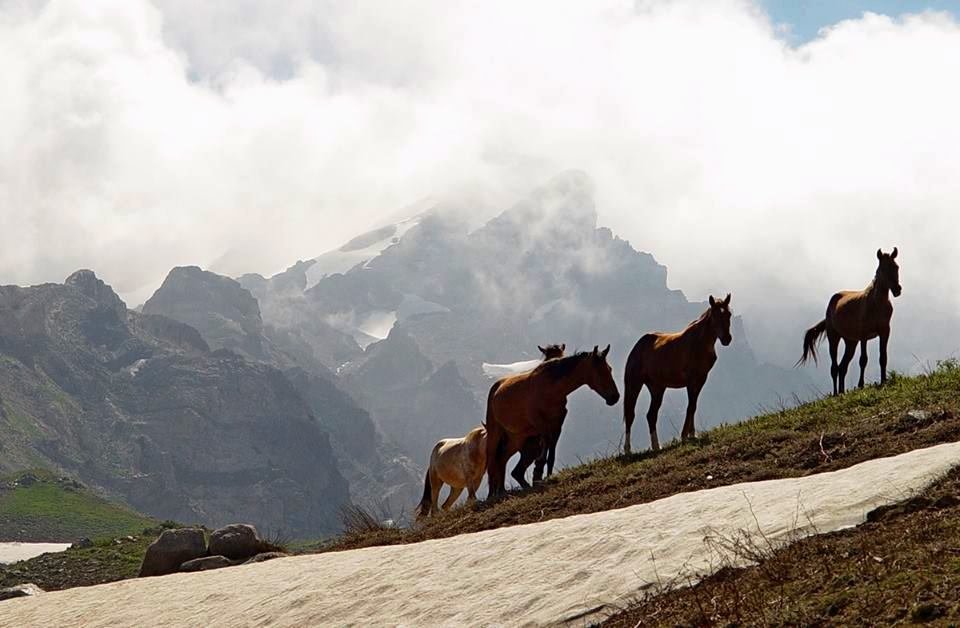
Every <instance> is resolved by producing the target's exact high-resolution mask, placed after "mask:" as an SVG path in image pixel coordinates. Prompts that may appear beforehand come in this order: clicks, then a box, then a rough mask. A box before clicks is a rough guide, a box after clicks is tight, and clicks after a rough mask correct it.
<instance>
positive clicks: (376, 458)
mask: <svg viewBox="0 0 960 628" xmlns="http://www.w3.org/2000/svg"><path fill="white" fill-rule="evenodd" d="M293 276H295V273H289V274H287V275H286V276H285V277H286V278H287V279H289V278H291V277H293ZM247 281H253V279H252V278H251V277H249V276H248V277H247ZM254 283H256V282H254ZM304 285H305V284H303V283H300V282H293V284H292V286H293V287H299V288H300V289H302V288H303V286H304ZM255 287H256V286H255ZM259 290H260V291H261V292H260V293H261V294H263V293H264V291H267V290H272V291H274V293H276V292H283V291H284V290H285V288H284V285H283V282H282V281H271V282H267V285H260V286H259ZM143 311H144V313H145V314H158V315H163V316H166V317H169V318H171V319H175V320H178V321H180V322H183V323H185V324H188V325H190V326H192V327H194V328H196V329H197V330H198V331H199V332H200V335H201V336H202V337H203V339H204V340H205V341H206V342H207V343H209V344H210V346H211V347H212V348H214V349H220V348H223V349H229V350H231V351H234V352H236V353H238V354H239V355H241V356H243V357H244V358H246V359H248V360H252V361H255V362H261V363H264V364H268V365H270V366H273V367H275V368H277V369H279V370H281V371H283V373H284V377H286V379H287V380H289V382H290V384H291V386H292V388H293V389H294V390H296V393H297V394H298V395H299V396H300V398H301V399H303V400H304V402H305V403H306V404H307V406H308V407H309V408H310V411H311V412H312V414H313V415H314V416H315V417H316V418H317V421H318V422H319V424H320V426H321V427H322V429H323V430H324V431H325V432H326V433H327V434H329V435H330V438H331V443H332V445H333V452H334V455H335V457H336V460H337V466H338V468H339V470H340V471H341V473H342V474H343V475H344V476H345V477H346V478H347V480H348V482H349V484H350V491H351V497H352V498H353V499H354V501H356V502H358V503H361V504H365V505H374V504H380V503H381V502H383V503H384V504H385V505H386V507H387V508H388V509H389V510H391V511H395V512H398V513H399V512H400V511H401V510H402V509H403V508H404V507H407V504H408V503H410V502H412V501H413V500H414V499H415V498H416V495H417V493H418V492H419V488H420V487H419V484H420V472H419V470H417V469H416V468H415V466H414V465H413V464H412V463H411V462H410V461H409V460H408V459H407V458H406V456H404V455H402V454H401V452H400V451H399V450H398V449H397V448H396V446H394V445H392V444H391V443H390V442H389V441H388V440H387V439H385V438H384V436H383V435H382V434H381V433H380V432H379V431H378V430H377V429H376V427H375V426H374V423H373V421H372V420H371V419H370V416H369V414H368V413H367V412H366V411H365V410H363V409H361V408H360V407H358V406H357V404H356V403H355V402H354V401H353V399H352V398H351V397H350V396H349V395H348V394H347V393H345V392H344V391H343V390H341V389H340V387H339V385H338V382H336V381H335V380H336V376H335V375H334V374H333V373H332V372H331V371H330V370H329V369H328V368H327V367H326V366H325V365H324V361H323V360H322V359H321V357H320V356H319V355H318V354H317V353H316V352H314V351H312V350H311V347H312V345H311V344H310V343H309V342H307V341H304V340H303V335H307V336H310V335H311V333H312V332H311V330H316V329H318V327H317V326H316V325H314V326H312V327H310V328H307V327H305V326H304V327H301V328H300V329H299V330H298V332H299V333H298V334H291V333H287V332H282V331H278V330H276V329H275V328H273V327H270V326H265V325H264V324H263V322H262V318H261V313H260V306H259V302H258V300H257V298H255V297H254V296H253V294H252V293H251V292H250V291H249V290H247V289H246V288H244V287H243V285H241V283H239V282H238V281H235V280H233V279H230V278H229V277H223V276H221V275H217V274H215V273H212V272H209V271H204V270H201V269H200V268H197V267H195V266H193V267H180V268H174V269H173V270H171V271H170V273H169V274H168V275H167V278H166V279H165V280H164V282H163V285H161V286H160V288H159V289H158V290H157V291H156V293H154V295H153V296H152V297H151V298H150V299H149V300H148V301H147V302H146V303H145V304H144V307H143ZM336 333H337V332H334V334H336ZM328 338H333V339H334V340H336V341H337V342H338V343H339V341H340V340H342V339H341V338H339V337H338V336H337V335H334V336H328Z"/></svg>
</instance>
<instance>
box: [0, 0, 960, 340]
mask: <svg viewBox="0 0 960 628" xmlns="http://www.w3.org/2000/svg"><path fill="white" fill-rule="evenodd" d="M276 6H277V5H275V4H274V3H266V2H253V1H251V0H245V1H243V2H211V3H193V2H190V3H187V2H183V1H182V0H163V1H160V2H157V3H156V6H153V5H150V4H148V3H146V2H143V1H141V0H117V1H108V0H98V1H89V0H88V1H81V0H63V1H61V0H54V1H52V2H49V3H39V2H11V1H9V0H7V1H6V2H4V1H3V0H0V76H3V77H4V83H5V88H4V89H5V92H4V94H5V95H4V97H3V98H0V230H2V231H0V246H2V248H0V274H2V276H3V277H4V282H11V281H12V282H19V283H26V282H38V281H49V280H54V281H59V280H62V278H63V276H65V275H66V274H67V273H69V272H70V271H71V270H73V269H75V268H77V267H81V266H86V267H92V268H95V269H96V270H97V271H98V272H99V273H100V274H101V275H103V276H104V277H105V278H106V279H107V280H108V281H110V282H112V283H114V284H115V285H116V286H117V287H118V289H119V290H120V291H121V292H123V293H124V295H125V296H127V297H128V298H129V299H131V300H136V299H137V298H141V297H142V295H144V294H146V293H147V292H148V291H149V290H150V289H152V288H153V287H155V286H156V285H157V284H158V282H159V280H160V279H161V278H162V276H163V274H164V273H165V272H166V270H167V269H168V268H169V267H170V266H172V265H174V264H183V263H199V264H205V265H208V264H210V263H212V262H214V261H215V260H220V264H221V265H222V268H221V270H223V271H225V272H230V273H240V272H244V271H250V270H253V271H261V272H272V271H275V270H277V269H279V268H282V267H284V266H286V265H287V264H289V263H291V262H292V261H294V260H295V259H297V258H302V257H307V256H312V255H316V254H318V253H320V252H322V251H324V250H325V249H327V248H330V247H332V246H335V245H337V244H339V243H340V242H341V241H343V240H345V239H347V238H348V237H350V236H351V235H353V234H354V233H355V231H356V230H357V229H359V228H361V227H362V226H365V225H367V224H369V223H370V222H372V221H374V220H376V218H377V217H378V216H379V215H382V214H386V213H389V212H391V211H393V210H395V209H396V208H397V207H400V206H403V205H406V204H408V203H410V202H413V201H415V200H417V199H419V198H421V197H423V196H426V195H428V194H437V193H440V194H442V193H448V192H450V191H456V190H459V189H462V188H464V187H466V186H474V187H476V186H479V187H481V188H484V189H486V190H488V191H489V193H490V194H492V196H493V198H499V199H509V198H512V197H515V196H516V195H519V194H521V193H523V192H524V191H525V190H526V189H528V188H529V187H532V186H533V185H535V184H536V183H538V182H540V181H542V180H545V179H547V178H549V177H550V176H551V175H553V174H554V173H555V172H557V171H559V170H562V169H566V168H571V167H575V168H580V169H583V170H585V171H587V172H589V173H590V175H591V176H592V177H593V178H594V180H595V181H596V184H597V185H596V188H597V193H598V201H599V203H598V207H599V210H600V213H601V222H603V223H605V224H608V225H610V226H611V227H613V228H614V230H615V231H616V232H617V233H619V234H621V235H623V236H625V237H627V238H629V239H630V240H631V241H632V242H633V244H634V245H636V246H638V247H639V248H642V249H645V250H649V251H651V252H653V253H654V254H655V255H656V256H657V258H658V259H659V260H660V261H662V262H663V263H665V264H667V266H668V267H669V268H670V272H671V285H672V286H674V287H678V288H682V289H684V290H686V291H687V292H688V293H689V294H690V295H691V296H693V297H695V298H702V297H704V296H705V295H706V293H707V292H708V291H710V290H713V291H715V292H718V293H719V292H723V293H725V292H727V291H732V292H733V293H734V295H735V303H736V304H737V305H739V309H740V310H741V311H745V312H747V313H752V314H753V320H752V321H751V319H749V318H748V325H752V327H753V329H755V330H756V336H755V337H754V344H755V345H762V347H773V349H770V352H771V354H778V353H777V352H778V351H779V349H777V347H778V346H779V345H778V344H777V343H778V342H782V343H783V350H784V351H787V350H788V348H789V347H793V346H794V345H795V344H796V342H795V341H796V338H794V336H796V334H793V335H789V338H787V339H786V340H783V341H779V340H778V339H777V338H778V337H779V332H777V333H774V332H775V330H776V329H780V328H782V327H783V325H784V324H783V321H784V320H789V322H790V325H792V326H788V327H787V328H788V329H793V327H794V326H796V325H795V324H799V322H801V321H802V322H805V323H813V322H815V320H816V317H818V316H820V315H821V314H822V309H823V307H824V306H825V304H826V300H827V297H828V296H829V294H830V293H831V292H832V291H833V290H835V289H838V288H847V287H860V286H862V285H864V284H866V282H867V281H868V280H869V279H870V276H871V274H872V272H873V267H874V258H873V251H874V250H875V249H876V248H877V247H878V246H883V247H884V248H886V249H889V248H890V247H892V246H893V245H897V246H899V247H900V251H901V260H902V266H903V270H902V278H903V284H904V289H905V291H904V297H903V298H902V299H901V300H900V301H899V302H898V304H897V305H898V318H901V317H902V318H903V320H916V319H923V316H928V317H929V318H930V319H937V320H941V321H942V320H948V321H955V320H956V316H957V311H958V307H960V296H958V295H960V276H958V275H957V274H956V273H954V272H945V271H944V269H955V268H958V267H960V253H958V251H960V249H958V247H957V246H956V245H955V240H956V237H957V234H958V232H960V230H958V229H957V228H956V226H955V221H954V220H953V219H952V216H953V215H954V213H955V210H956V208H957V206H958V204H960V203H958V202H960V179H958V177H956V176H955V170H956V164H957V163H960V125H957V124H956V115H957V111H960V84H958V83H957V82H956V81H955V80H954V78H953V77H954V75H955V70H956V68H957V67H960V27H958V25H957V22H956V21H955V20H954V19H953V18H952V17H950V16H948V15H946V14H938V13H927V14H922V15H916V16H909V17H906V18H904V19H902V20H891V19H890V18H887V17H884V16H878V15H870V14H868V15H865V16H864V17H863V18H862V19H858V20H850V21H846V22H842V23H840V24H837V25H835V26H833V27H832V28H830V29H829V30H828V31H826V32H824V33H823V34H822V36H821V37H820V38H819V39H817V40H815V41H813V42H811V43H809V44H807V45H804V46H802V47H800V48H792V47H790V46H788V45H787V44H786V43H785V42H784V40H783V39H782V38H781V37H782V35H781V34H780V33H779V32H778V31H777V29H776V28H775V27H774V26H773V25H771V23H770V22H769V20H768V18H767V17H766V16H765V15H764V14H763V13H762V12H761V11H760V10H758V8H757V7H756V6H755V5H754V4H753V3H751V2H748V1H747V0H724V1H717V2H712V3H703V2H696V1H693V0H688V1H685V0H678V1H676V2H665V1H659V0H645V1H642V2H639V3H637V5H636V7H635V6H634V5H633V4H632V3H630V2H622V1H614V0H605V1H603V2H599V1H593V2H569V3H558V2H547V1H542V2H533V1H531V2H524V3H507V2H486V3H476V2H468V1H466V0H461V1H449V2H428V1H426V0H409V1H406V2H391V3H382V2H369V1H357V2H332V1H320V2H305V1H299V2H295V3H284V5H283V7H284V9H283V11H279V10H277V8H276ZM231 251H233V253H232V254H230V252H231ZM237 251H239V252H240V254H237ZM768 312H772V314H771V315H774V316H775V318H776V321H777V324H776V325H773V324H770V323H766V322H765V321H764V319H763V317H762V315H763V314H764V313H768ZM911 312H913V314H911ZM920 312H926V314H924V315H922V316H921V315H920V314H919V313H920ZM901 313H902V314H901ZM807 319H810V320H807ZM767 327H769V330H767V329H766V328H767ZM903 337H905V338H906V337H910V332H907V331H905V332H904V336H903ZM758 338H759V339H760V340H762V342H760V341H758ZM910 342H911V343H913V344H911V345H910V347H911V348H914V349H917V348H920V350H921V352H923V351H925V350H926V349H924V348H923V347H925V346H927V345H924V341H923V339H922V337H921V336H920V335H918V334H915V337H913V339H912V340H910ZM896 346H897V345H896V339H895V341H894V347H896ZM762 347H758V348H762ZM934 348H935V346H934V345H929V349H930V351H933V350H934ZM941 348H942V347H941Z"/></svg>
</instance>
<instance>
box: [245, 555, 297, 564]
mask: <svg viewBox="0 0 960 628" xmlns="http://www.w3.org/2000/svg"><path fill="white" fill-rule="evenodd" d="M289 555H290V554H285V553H284V552H261V553H259V554H257V555H256V556H254V557H253V558H251V559H249V560H247V561H246V562H245V563H243V564H244V565H251V564H253V563H262V562H264V561H267V560H273V559H274V558H286V557H287V556H289Z"/></svg>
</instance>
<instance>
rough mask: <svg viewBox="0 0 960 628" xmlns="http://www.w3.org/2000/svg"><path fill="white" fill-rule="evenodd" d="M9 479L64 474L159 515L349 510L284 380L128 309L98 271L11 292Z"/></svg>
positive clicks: (5, 466) (318, 525) (6, 396)
mask: <svg viewBox="0 0 960 628" xmlns="http://www.w3.org/2000/svg"><path fill="white" fill-rule="evenodd" d="M0 426H2V430H0V471H13V470H17V469H23V468H31V467H38V466H39V467H45V468H52V469H62V470H64V471H66V472H68V473H69V474H70V475H73V476H74V477H77V478H78V479H79V480H81V481H82V482H84V483H86V484H88V485H91V486H93V487H96V488H98V489H101V490H104V491H106V492H107V493H109V494H113V495H118V496H121V497H122V498H123V499H124V500H125V501H126V502H127V503H129V504H130V505H131V506H133V507H134V508H137V509H138V510H140V511H142V512H144V513H147V514H150V515H153V516H157V517H160V518H170V519H176V520H179V521H187V522H193V521H196V522H203V523H206V524H210V525H218V524H223V523H229V522H233V521H237V520H242V521H250V522H253V523H256V524H258V525H260V526H261V527H263V528H266V529H270V530H283V531H285V532H286V533H288V534H298V535H308V536H309V535H314V536H315V535H318V534H323V533H329V532H330V531H333V530H335V529H336V528H337V527H338V520H337V510H338V508H339V506H340V505H341V504H343V503H346V502H347V501H348V500H349V492H348V486H347V482H346V481H345V480H344V478H343V477H342V475H341V474H340V472H339V471H338V469H337V467H336V463H335V459H334V456H333V452H332V451H331V448H330V443H329V438H328V435H327V434H326V433H325V432H324V431H323V429H322V428H321V426H320V425H319V424H318V422H317V421H316V419H315V418H314V417H313V416H312V414H311V413H310V410H309V408H308V407H307V405H306V404H305V403H304V402H303V400H302V399H301V397H300V395H299V394H298V393H297V391H296V390H295V389H294V387H293V385H292V384H291V383H290V382H289V381H288V380H287V379H286V378H285V377H284V376H283V374H282V373H281V372H280V371H278V370H276V369H274V368H272V367H270V366H267V365H264V364H257V363H252V362H249V361H247V360H245V359H244V358H242V357H240V356H239V355H237V354H235V353H231V352H229V351H214V352H211V351H210V350H209V348H208V346H207V345H206V343H205V342H204V341H203V339H202V338H201V337H200V335H199V334H198V333H197V332H196V330H194V329H193V328H191V327H189V326H187V325H184V324H182V323H179V322H176V321H173V320H171V319H167V318H165V317H160V316H156V315H149V314H138V313H136V312H132V311H128V310H127V309H126V308H125V307H124V306H123V304H122V301H120V300H119V298H118V297H117V296H116V294H114V293H113V291H112V290H111V289H110V288H109V286H107V285H106V284H103V282H101V281H100V280H99V279H97V278H96V277H95V276H94V275H93V273H90V272H89V271H81V272H80V273H77V274H75V275H72V276H71V277H70V278H68V279H67V281H66V283H65V284H63V285H57V284H45V285H41V286H34V287H30V288H20V287H16V286H3V287H0Z"/></svg>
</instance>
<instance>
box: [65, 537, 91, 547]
mask: <svg viewBox="0 0 960 628" xmlns="http://www.w3.org/2000/svg"><path fill="white" fill-rule="evenodd" d="M88 547H93V541H91V540H90V539H88V538H87V537H85V536H84V537H80V538H79V539H77V540H76V541H74V542H73V543H72V544H71V545H70V549H72V550H80V549H86V548H88Z"/></svg>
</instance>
